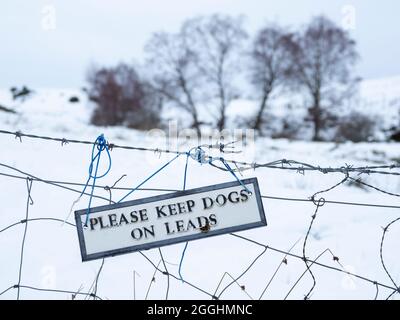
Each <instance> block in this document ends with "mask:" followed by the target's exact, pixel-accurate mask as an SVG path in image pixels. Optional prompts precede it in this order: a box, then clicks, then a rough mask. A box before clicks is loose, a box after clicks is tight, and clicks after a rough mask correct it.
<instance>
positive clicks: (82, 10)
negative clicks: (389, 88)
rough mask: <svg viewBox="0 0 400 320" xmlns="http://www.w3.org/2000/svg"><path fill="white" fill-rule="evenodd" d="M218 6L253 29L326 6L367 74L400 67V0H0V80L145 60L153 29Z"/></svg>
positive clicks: (57, 80)
mask: <svg viewBox="0 0 400 320" xmlns="http://www.w3.org/2000/svg"><path fill="white" fill-rule="evenodd" d="M353 9H354V13H355V20H354V19H352V16H353V14H352V10H353ZM212 13H223V14H231V15H238V14H244V15H245V16H247V19H246V26H247V29H248V30H249V31H250V32H254V31H255V30H257V29H258V28H259V27H261V26H262V25H263V24H264V23H265V22H268V21H269V22H271V21H272V22H279V23H281V24H283V25H289V26H292V27H299V26H301V25H302V24H304V23H306V22H307V21H308V20H309V19H310V18H311V17H312V16H314V15H317V14H321V13H322V14H325V15H327V16H328V17H330V18H331V19H332V20H334V21H335V22H336V23H338V24H339V25H343V26H345V27H347V28H350V29H351V35H352V36H353V38H354V39H355V40H356V41H357V43H358V50H359V53H360V55H361V57H362V60H361V61H360V63H359V67H358V71H359V74H360V76H361V77H363V78H379V77H387V76H393V75H400V63H399V62H398V60H399V59H400V22H399V19H400V18H399V14H400V1H398V0H379V1H377V0H353V1H351V0H347V1H340V0H330V1H320V0H298V1H293V0H141V1H137V0H130V1H129V0H112V1H111V0H84V1H77V0H69V1H66V0H64V1H61V0H54V1H45V0H29V1H26V0H1V2H0V87H7V88H8V87H10V86H12V85H22V84H27V85H28V86H31V87H80V86H82V85H83V84H84V81H85V70H86V69H87V67H88V65H89V64H90V63H91V62H96V63H98V64H107V65H110V64H115V63H117V62H119V61H127V62H129V61H133V60H136V61H139V62H140V61H141V60H142V57H143V45H144V43H145V42H146V40H147V39H148V37H149V36H150V34H151V33H152V32H155V31H159V30H164V31H176V30H177V29H178V28H179V26H180V24H181V22H182V21H183V20H185V19H186V18H189V17H193V16H196V15H199V14H212Z"/></svg>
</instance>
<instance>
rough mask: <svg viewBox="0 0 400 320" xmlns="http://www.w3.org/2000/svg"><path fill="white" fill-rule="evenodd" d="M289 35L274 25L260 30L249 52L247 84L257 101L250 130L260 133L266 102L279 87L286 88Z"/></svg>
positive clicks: (288, 64) (289, 62) (288, 65)
mask: <svg viewBox="0 0 400 320" xmlns="http://www.w3.org/2000/svg"><path fill="white" fill-rule="evenodd" d="M291 37H292V35H291V34H289V33H287V32H285V31H284V30H283V29H282V28H280V27H278V26H276V25H268V26H266V27H264V28H263V29H261V30H260V31H259V32H258V33H257V35H256V37H255V39H254V40H253V44H252V48H251V51H250V66H249V73H250V80H251V83H252V84H253V87H254V88H255V91H256V92H257V93H258V95H259V97H260V104H259V107H258V110H257V113H256V115H255V116H254V118H253V119H252V120H251V126H252V128H253V129H255V130H258V131H260V132H261V129H262V124H263V121H264V119H263V117H264V111H265V109H266V107H267V104H268V100H269V98H270V96H271V94H272V92H273V90H274V89H276V88H277V87H279V86H282V85H284V84H285V81H286V79H287V74H288V71H289V69H290V67H291V59H290V52H289V48H288V44H290V43H291V41H292V40H291Z"/></svg>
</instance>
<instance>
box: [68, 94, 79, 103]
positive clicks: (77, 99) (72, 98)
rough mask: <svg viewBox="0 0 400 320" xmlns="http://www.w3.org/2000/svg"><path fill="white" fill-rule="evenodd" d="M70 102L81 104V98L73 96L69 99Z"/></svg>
mask: <svg viewBox="0 0 400 320" xmlns="http://www.w3.org/2000/svg"><path fill="white" fill-rule="evenodd" d="M69 102H71V103H78V102H79V98H78V97H77V96H72V97H70V98H69Z"/></svg>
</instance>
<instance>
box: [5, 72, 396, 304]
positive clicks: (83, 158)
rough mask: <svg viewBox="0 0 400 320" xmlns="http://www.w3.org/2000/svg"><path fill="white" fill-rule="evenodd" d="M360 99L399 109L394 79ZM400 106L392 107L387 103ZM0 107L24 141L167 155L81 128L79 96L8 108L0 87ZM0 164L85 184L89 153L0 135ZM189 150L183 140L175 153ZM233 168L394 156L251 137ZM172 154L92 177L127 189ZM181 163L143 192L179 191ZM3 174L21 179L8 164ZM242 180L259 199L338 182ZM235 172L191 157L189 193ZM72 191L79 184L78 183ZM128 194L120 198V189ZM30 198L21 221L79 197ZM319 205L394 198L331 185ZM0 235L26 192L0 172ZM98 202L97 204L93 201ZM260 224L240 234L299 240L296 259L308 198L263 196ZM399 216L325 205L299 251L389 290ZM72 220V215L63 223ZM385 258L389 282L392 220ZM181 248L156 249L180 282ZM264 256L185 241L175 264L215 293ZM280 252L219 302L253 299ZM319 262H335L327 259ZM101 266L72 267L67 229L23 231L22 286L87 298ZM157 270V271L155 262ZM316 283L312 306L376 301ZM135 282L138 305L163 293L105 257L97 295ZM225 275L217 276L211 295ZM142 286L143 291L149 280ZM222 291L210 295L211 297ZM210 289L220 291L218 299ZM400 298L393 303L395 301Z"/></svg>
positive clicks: (42, 191)
mask: <svg viewBox="0 0 400 320" xmlns="http://www.w3.org/2000/svg"><path fill="white" fill-rule="evenodd" d="M72 95H77V96H79V97H80V102H79V103H75V104H72V103H69V102H68V100H69V98H70V96H72ZM361 97H363V98H362V99H361V98H360V99H361V100H360V101H362V103H360V104H359V106H361V105H363V106H364V108H369V109H370V110H376V111H375V112H377V113H381V114H382V115H388V114H390V117H392V118H393V119H392V120H391V121H398V118H396V117H398V114H399V113H398V111H399V107H400V103H399V101H400V100H399V97H400V78H393V79H386V80H379V81H378V80H376V81H369V82H365V83H363V85H362V89H361ZM396 101H397V102H396ZM0 104H2V105H4V106H7V107H13V108H15V110H16V111H18V114H9V113H4V112H0V128H1V129H3V130H11V131H16V130H21V131H22V132H24V133H32V134H41V135H51V136H55V137H60V138H63V137H65V138H70V139H74V138H77V139H82V140H95V139H96V137H97V136H98V135H99V134H100V133H104V134H105V136H106V138H107V139H108V140H109V141H110V142H112V143H115V144H124V145H132V146H144V147H149V146H152V147H159V148H163V147H165V141H164V140H163V139H161V138H160V137H159V138H154V137H153V138H152V137H150V136H149V135H148V134H146V133H143V132H137V131H134V130H128V129H126V128H120V127H117V128H98V127H94V126H90V125H88V120H89V114H90V111H91V109H90V107H88V106H87V101H86V100H85V97H84V95H83V94H82V93H80V92H79V91H77V90H55V89H51V90H50V89H49V90H45V89H43V90H37V92H36V94H35V95H33V96H32V97H31V98H29V99H27V101H26V102H24V103H21V104H18V105H17V104H15V103H13V102H12V101H11V98H10V96H9V93H8V91H7V90H3V91H0ZM0 146H1V151H0V163H2V164H7V165H9V166H13V167H16V168H18V169H20V170H22V171H26V172H28V173H31V174H33V175H35V176H37V177H40V178H42V179H48V180H62V181H70V182H79V183H84V182H85V181H86V179H87V170H88V165H89V158H90V152H91V147H90V146H87V145H76V144H68V145H65V146H61V144H60V143H59V142H46V141H41V140H33V139H29V138H22V143H21V142H20V141H19V140H18V139H15V137H13V136H9V135H0ZM177 147H179V148H180V149H181V150H182V151H183V150H187V148H188V147H189V146H188V145H187V144H186V145H184V146H179V145H178V146H177ZM242 151H243V152H242V153H241V154H238V155H226V157H227V158H233V157H236V159H237V160H246V161H248V162H254V161H256V162H261V163H262V162H269V161H273V160H278V159H283V158H284V159H293V160H297V161H302V162H306V163H311V164H315V165H320V166H338V167H340V166H343V165H346V164H347V165H360V166H365V165H377V164H392V163H396V162H397V161H399V159H400V149H399V144H398V143H368V144H367V143H360V144H352V143H345V144H334V143H309V142H301V141H298V142H291V141H287V140H271V139H267V138H263V139H257V140H256V142H255V143H254V144H252V143H251V144H250V145H248V146H247V147H243V148H242ZM170 158H171V156H170V155H169V156H168V155H161V156H159V155H158V154H154V153H153V152H138V151H131V150H121V149H115V150H113V151H112V169H111V172H110V173H109V174H108V175H107V176H106V177H104V178H102V179H100V180H99V181H98V183H99V184H102V185H112V184H113V183H114V182H115V181H116V180H117V179H118V178H120V177H121V176H122V175H123V174H126V177H124V178H123V180H121V181H120V183H119V184H118V186H120V187H134V186H136V185H137V184H138V183H139V182H141V181H142V180H143V179H145V178H147V177H148V176H149V175H150V174H151V173H152V172H154V171H155V170H156V169H158V168H159V167H160V166H161V165H162V164H164V163H165V162H166V161H168V160H169V159H170ZM183 169H184V159H183V158H182V159H178V160H177V161H176V162H174V163H173V164H171V165H170V166H169V167H167V168H166V169H164V170H163V171H162V172H161V173H159V174H158V175H157V176H156V177H155V178H153V179H152V180H150V181H149V182H148V183H147V184H146V185H145V187H149V188H170V189H180V188H182V183H183ZM0 172H1V173H8V174H18V173H16V172H14V171H12V170H9V169H7V168H5V167H0ZM243 176H244V177H257V178H258V180H259V184H260V188H261V193H262V194H263V195H266V196H276V197H292V198H308V197H310V196H311V195H313V194H314V193H315V192H317V191H320V190H323V189H327V188H329V187H331V186H333V185H334V184H336V183H337V182H339V181H340V180H341V179H343V174H341V173H337V174H322V173H319V172H310V173H306V174H305V175H301V174H299V173H296V172H292V171H281V170H269V169H257V170H256V171H253V170H248V171H244V172H243ZM362 178H363V181H365V182H367V183H369V184H372V185H374V186H377V187H379V188H382V189H384V190H387V191H390V192H393V193H400V181H399V179H398V177H396V176H389V175H371V176H362ZM231 180H232V176H231V175H230V174H228V173H226V172H222V171H219V170H217V169H215V168H213V167H211V166H207V165H200V164H198V163H196V162H194V161H191V162H190V164H189V169H188V177H187V188H194V187H200V186H205V185H212V184H215V183H221V182H226V181H231ZM75 188H76V189H78V190H81V187H75ZM125 192H126V191H125ZM125 192H124V191H113V193H112V194H113V199H119V198H121V197H122V196H123V195H124V194H125ZM160 193H161V192H154V191H136V192H135V193H133V194H132V195H131V196H130V197H129V200H131V199H136V198H142V197H146V196H150V195H156V194H160ZM97 194H99V195H103V196H105V197H108V191H106V190H102V189H99V190H98V191H97ZM31 195H32V199H33V201H34V204H33V205H32V206H30V208H29V217H30V218H39V217H53V218H58V219H65V218H66V217H67V216H68V214H69V211H70V208H71V205H72V203H73V202H74V200H76V198H77V196H78V193H73V192H70V191H67V190H64V189H61V188H57V187H54V186H51V185H48V184H44V183H40V182H33V187H32V194H31ZM323 197H324V198H325V199H326V200H338V201H351V202H365V203H374V204H386V205H395V206H396V205H397V206H398V205H400V203H399V201H398V197H395V196H389V195H386V194H383V193H379V192H377V191H375V190H372V189H365V188H360V187H357V186H354V185H349V184H345V185H341V186H340V187H338V188H336V189H334V190H332V191H330V192H328V193H326V194H324V195H323ZM0 202H1V209H0V230H1V229H3V228H4V227H6V226H8V225H10V224H12V223H15V222H18V221H20V220H22V219H24V218H25V210H26V203H27V187H26V182H25V180H22V179H21V180H19V179H13V178H10V177H5V176H0ZM102 204H105V202H104V201H101V200H98V199H94V200H93V205H94V206H95V205H102ZM86 206H87V198H82V199H81V201H80V202H79V203H78V204H77V205H76V206H75V209H81V208H85V207H86ZM264 207H265V211H266V218H267V221H268V226H266V227H262V228H258V229H253V230H250V231H245V232H240V233H239V234H240V235H243V236H246V237H249V238H251V239H254V240H256V241H259V242H262V243H264V244H267V245H269V246H272V247H275V248H278V249H282V250H288V249H289V248H290V247H292V246H293V244H295V243H296V241H297V240H299V239H300V241H299V242H298V243H297V245H296V246H295V247H294V248H293V250H292V252H293V253H295V254H298V255H301V254H302V243H303V240H304V236H305V233H306V231H307V229H308V227H309V224H310V221H311V216H312V214H313V213H314V210H315V206H314V205H313V203H311V202H288V201H282V200H273V199H264ZM398 216H400V211H399V210H398V209H389V208H388V209H384V208H372V207H361V206H345V205H338V204H328V203H327V204H325V205H324V206H323V207H321V208H320V210H319V212H318V215H317V218H316V220H315V223H314V226H313V228H312V231H311V237H310V238H309V242H308V246H307V256H308V257H310V258H312V259H313V258H315V257H317V256H318V255H319V254H320V253H321V252H323V251H324V250H325V249H327V248H329V249H330V250H331V251H332V252H333V253H334V255H335V256H337V257H339V259H340V260H339V261H340V263H341V264H342V265H343V266H344V267H345V268H346V270H348V271H350V272H354V273H356V274H359V275H362V276H365V277H367V278H370V279H373V280H376V281H379V282H382V283H384V284H387V285H392V283H391V281H390V279H389V278H388V276H387V275H386V274H385V272H384V270H383V268H382V265H381V264H380V258H379V248H380V240H381V236H382V226H385V225H387V224H388V223H389V222H390V221H391V220H393V219H395V218H396V217H398ZM69 221H71V222H73V215H71V216H70V217H69ZM23 232H24V225H23V224H19V225H16V226H15V227H13V228H10V229H8V230H6V231H4V232H2V233H0V248H1V249H0V253H1V254H0V292H1V291H2V290H5V289H7V288H8V287H10V286H12V285H14V284H16V283H17V282H18V272H19V261H20V249H21V242H22V237H23ZM386 238H387V239H386V242H385V246H384V252H383V254H384V257H385V262H386V264H387V268H388V270H389V271H390V273H391V275H392V276H393V279H394V280H395V281H397V282H400V261H399V258H398V241H399V239H400V224H394V225H393V226H392V227H391V228H390V230H389V232H388V233H387V235H386ZM183 247H184V244H177V245H172V246H169V247H164V248H163V249H162V250H163V255H164V257H165V259H166V260H167V261H168V262H169V263H170V264H168V265H167V267H168V269H169V272H171V273H172V274H175V275H177V273H178V266H177V264H178V263H179V259H180V256H181V252H182V249H183ZM261 252H262V248H261V247H259V246H257V245H255V244H253V243H250V242H246V241H244V240H241V239H238V238H235V237H232V236H230V235H223V236H218V237H211V238H208V239H204V240H197V241H192V242H190V243H189V247H188V250H187V252H186V258H185V260H184V263H183V269H182V274H183V276H184V279H186V280H187V281H189V282H191V283H193V284H195V285H197V286H199V287H200V288H202V289H203V290H205V291H207V292H211V293H213V292H214V291H215V289H216V288H217V285H218V282H219V281H220V279H221V277H222V276H223V274H224V273H225V272H229V273H230V274H231V275H232V276H233V277H237V276H239V275H240V274H241V273H242V272H243V271H244V270H245V269H246V268H247V267H248V266H249V264H250V263H251V262H252V261H253V260H254V259H255V258H256V257H257V255H259V254H260V253H261ZM146 254H147V255H148V256H149V257H150V258H151V259H152V260H153V261H154V262H155V263H156V264H157V263H158V262H159V261H160V257H159V252H158V250H157V249H153V250H149V251H147V252H146ZM282 259H283V255H282V254H280V253H277V252H274V251H272V250H267V252H266V253H265V254H264V255H263V256H261V257H260V258H259V259H258V260H257V262H256V263H255V264H254V265H253V266H252V268H251V269H250V270H249V271H248V272H247V273H246V274H245V275H244V276H243V277H242V278H241V279H240V280H239V284H240V285H244V286H245V291H243V290H242V289H241V288H240V287H239V286H237V285H233V286H231V287H230V288H229V289H228V290H226V291H225V292H224V294H223V295H222V297H221V298H222V299H249V296H248V295H250V296H251V297H252V298H254V299H258V298H259V297H260V295H261V293H262V292H263V290H264V287H265V286H266V284H267V283H268V282H269V280H270V279H271V277H272V275H273V274H274V272H275V270H276V268H277V267H278V265H279V264H280V262H281V261H282ZM287 260H288V261H287V262H288V263H287V265H283V266H282V267H281V268H280V270H279V271H278V273H277V274H276V276H275V278H274V280H273V281H272V282H271V284H270V286H269V288H268V290H267V291H266V292H265V294H264V295H263V298H264V299H283V298H284V297H285V296H286V294H287V293H288V291H289V290H290V288H291V287H292V286H293V284H294V283H295V282H296V281H297V279H298V278H299V277H300V275H301V274H302V273H303V272H304V270H305V265H304V262H303V261H301V260H299V259H295V258H290V257H288V258H287ZM318 261H319V262H321V263H324V264H328V265H332V266H335V267H339V268H340V266H339V265H338V264H337V262H335V261H333V259H332V256H331V255H330V254H329V253H326V254H324V255H323V256H322V257H321V258H320V259H319V260H318ZM100 265H101V260H97V261H91V262H85V263H82V262H81V258H80V251H79V245H78V239H77V233H76V230H75V228H74V227H71V226H69V225H67V224H62V223H60V222H52V221H32V222H30V223H29V224H28V230H27V235H26V244H25V250H24V264H23V269H22V279H21V284H22V285H25V286H32V287H39V288H49V289H64V290H71V291H78V290H81V291H82V292H85V291H88V290H90V287H91V285H92V283H93V281H94V279H95V277H96V273H97V271H98V269H99V267H100ZM160 267H161V268H162V264H161V265H160ZM312 270H313V273H314V275H315V278H316V281H317V283H316V287H315V290H314V292H313V295H312V296H311V298H312V299H373V298H374V297H375V294H376V287H375V285H374V284H371V283H368V282H365V281H362V280H360V279H357V278H354V277H349V276H347V275H346V274H344V273H339V272H335V271H332V270H328V269H326V268H322V267H319V266H313V267H312ZM134 272H136V273H137V274H138V275H136V277H135V281H136V290H135V291H136V292H135V293H136V298H138V299H143V298H145V296H146V294H148V298H149V299H156V298H158V299H163V298H164V297H165V291H166V288H167V277H166V276H165V275H162V274H160V273H156V275H155V281H154V282H151V280H152V278H153V273H154V268H153V267H152V266H151V264H149V262H147V261H146V260H145V259H144V258H143V257H142V256H141V255H140V254H139V253H131V254H127V255H123V256H118V257H113V258H108V259H106V261H105V265H104V268H103V271H102V273H101V275H100V279H99V283H98V295H99V296H100V297H102V298H108V299H133V297H134V287H133V274H134ZM230 281H231V279H229V278H225V280H224V281H223V283H222V285H221V287H220V288H223V287H224V286H226V285H227V284H228V283H229V282H230ZM150 282H151V288H150V290H148V288H149V284H150ZM312 284H313V281H312V278H311V276H310V275H309V274H306V275H305V276H304V277H303V278H302V279H301V280H300V282H299V284H298V285H297V286H296V287H295V289H294V290H293V291H292V292H291V294H290V295H289V297H288V298H289V299H302V298H303V297H304V295H305V294H306V293H307V292H308V290H309V289H310V288H311V286H312ZM220 291H221V289H220V290H219V291H218V292H220ZM218 292H217V294H218ZM390 293H391V290H388V289H384V288H380V289H379V295H378V298H381V299H383V298H386V297H387V296H388V295H389V294H390ZM399 297H400V296H399V295H397V296H394V298H397V299H398V298H399ZM0 298H1V299H14V298H16V289H11V290H9V291H7V292H6V293H5V294H3V295H2V296H0ZM21 298H22V299H28V298H33V299H71V295H70V294H67V293H53V292H48V291H44V292H40V291H34V290H31V289H21ZM169 298H171V299H188V298H192V299H201V298H204V299H208V298H210V297H209V296H207V295H206V294H204V293H202V292H200V291H198V290H196V289H194V288H192V287H190V286H188V285H186V284H183V283H182V282H180V281H176V280H174V279H171V282H170V291H169Z"/></svg>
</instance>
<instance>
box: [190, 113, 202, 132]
mask: <svg viewBox="0 0 400 320" xmlns="http://www.w3.org/2000/svg"><path fill="white" fill-rule="evenodd" d="M192 118H193V124H192V128H194V129H195V130H196V134H197V137H198V138H199V139H200V138H201V130H200V122H199V117H198V114H197V110H196V109H193V110H192Z"/></svg>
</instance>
